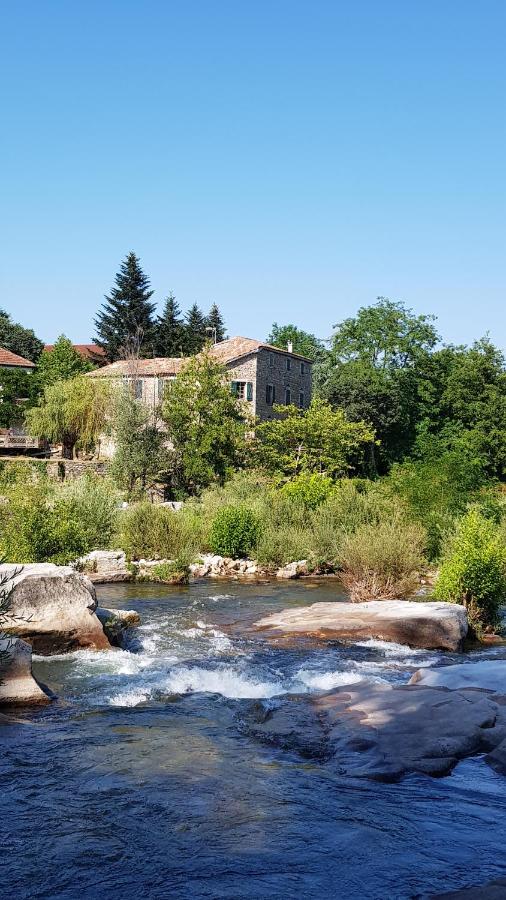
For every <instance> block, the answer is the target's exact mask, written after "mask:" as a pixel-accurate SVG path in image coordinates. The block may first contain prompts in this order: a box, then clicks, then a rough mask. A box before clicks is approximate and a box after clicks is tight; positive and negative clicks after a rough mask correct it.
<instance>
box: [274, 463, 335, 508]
mask: <svg viewBox="0 0 506 900" xmlns="http://www.w3.org/2000/svg"><path fill="white" fill-rule="evenodd" d="M332 488H333V482H332V479H331V478H329V477H328V476H327V475H321V474H320V473H319V472H314V473H313V474H310V473H309V472H302V473H301V474H300V475H297V476H296V477H295V478H292V479H291V480H290V481H287V482H286V484H284V485H283V487H282V488H281V489H280V491H281V493H282V494H283V495H284V496H285V497H287V498H288V499H289V500H294V501H295V502H298V503H302V504H303V505H304V506H305V507H306V508H307V509H316V508H317V507H318V506H320V504H321V503H324V501H325V500H327V498H328V497H329V496H330V494H331V493H332Z"/></svg>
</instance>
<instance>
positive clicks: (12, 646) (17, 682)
mask: <svg viewBox="0 0 506 900" xmlns="http://www.w3.org/2000/svg"><path fill="white" fill-rule="evenodd" d="M51 699H52V698H51V697H50V696H49V694H47V693H46V691H45V690H44V688H43V687H42V685H40V684H39V683H38V682H37V681H36V680H35V678H34V677H33V673H32V648H31V647H30V644H27V643H26V642H25V641H22V640H21V639H20V638H0V706H4V705H5V706H11V705H14V704H16V703H17V704H24V703H27V704H28V703H30V704H31V703H49V702H50V701H51Z"/></svg>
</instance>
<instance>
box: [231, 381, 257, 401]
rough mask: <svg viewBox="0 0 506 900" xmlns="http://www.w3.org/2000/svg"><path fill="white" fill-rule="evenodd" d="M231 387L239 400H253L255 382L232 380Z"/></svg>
mask: <svg viewBox="0 0 506 900" xmlns="http://www.w3.org/2000/svg"><path fill="white" fill-rule="evenodd" d="M230 389H231V391H232V393H233V395H234V397H237V399H238V400H253V382H251V381H232V383H231V385H230Z"/></svg>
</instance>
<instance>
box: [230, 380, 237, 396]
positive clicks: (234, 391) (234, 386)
mask: <svg viewBox="0 0 506 900" xmlns="http://www.w3.org/2000/svg"><path fill="white" fill-rule="evenodd" d="M230 390H231V391H232V394H233V395H234V397H237V381H232V382H231V383H230Z"/></svg>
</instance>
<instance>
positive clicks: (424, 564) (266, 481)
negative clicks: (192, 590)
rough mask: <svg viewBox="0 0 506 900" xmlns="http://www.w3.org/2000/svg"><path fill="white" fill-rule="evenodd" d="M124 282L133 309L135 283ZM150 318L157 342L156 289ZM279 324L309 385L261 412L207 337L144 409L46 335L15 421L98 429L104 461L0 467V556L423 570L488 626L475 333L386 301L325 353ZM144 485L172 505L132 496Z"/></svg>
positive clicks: (369, 577) (372, 578) (488, 449)
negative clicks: (30, 401)
mask: <svg viewBox="0 0 506 900" xmlns="http://www.w3.org/2000/svg"><path fill="white" fill-rule="evenodd" d="M131 263H132V265H133V261H131ZM127 274H128V273H126V270H125V273H123V275H125V277H126V275H127ZM130 274H131V275H132V273H130ZM134 274H135V273H134ZM138 274H139V273H137V275H138ZM122 277H123V276H122ZM132 277H133V275H132ZM136 277H137V276H136ZM139 277H140V276H139ZM141 281H142V279H141ZM138 287H139V290H140V291H141V293H142V296H143V303H144V307H143V309H144V313H146V311H147V312H149V310H147V306H149V305H150V300H149V297H150V294H149V291H148V292H147V293H146V291H147V283H145V281H143V282H142V285H141V284H140V282H139V286H138ZM119 289H120V288H119V287H118V290H119ZM148 294H149V296H148ZM116 299H117V300H118V303H119V299H118V298H116ZM146 304H147V306H146ZM121 309H122V307H121V303H119V305H118V309H117V310H116V313H117V315H120V316H121ZM165 312H166V317H165V324H164V328H165V330H164V335H165V337H164V340H166V341H167V342H168V344H170V342H171V340H172V338H174V340H176V337H177V335H176V334H175V332H174V334H171V328H172V326H173V327H174V328H176V326H178V322H179V320H178V315H179V314H178V310H177V308H176V305H175V301H174V298H169V300H168V301H167V303H166V310H165ZM213 315H214V319H213V321H214V322H215V325H214V326H213V327H216V328H218V326H219V324H220V323H219V321H218V319H219V313H218V312H217V311H215V313H213ZM101 321H102V324H104V322H105V320H101ZM171 322H172V325H171ZM179 324H180V323H179ZM178 327H179V326H178ZM220 327H221V326H220ZM220 333H221V332H220ZM288 338H289V340H291V341H292V342H293V345H294V347H295V349H296V350H297V349H299V350H300V351H302V350H304V352H305V353H307V355H308V356H309V357H311V358H312V359H313V360H314V362H315V365H314V375H315V377H314V394H313V398H312V400H311V403H310V405H309V407H308V408H307V409H299V408H296V407H295V406H293V405H287V406H276V407H274V411H275V413H276V415H275V417H274V418H272V419H271V420H267V421H264V422H261V423H258V422H253V421H251V420H249V419H248V417H247V415H246V413H245V409H244V406H243V405H242V404H241V401H240V400H239V399H238V398H237V397H236V396H235V395H234V393H233V392H232V391H231V389H230V385H229V384H228V383H227V373H226V371H225V369H224V368H223V367H222V366H221V365H220V364H219V363H218V362H217V361H216V359H214V358H213V357H212V356H211V355H210V354H209V353H206V352H205V350H204V351H203V352H201V353H200V354H199V355H198V356H193V357H191V358H190V359H189V361H188V362H187V363H186V365H184V366H183V368H182V371H181V373H180V374H179V375H178V377H177V379H175V381H173V382H171V383H170V384H167V387H166V389H165V392H164V394H163V396H161V397H160V398H159V404H158V405H155V407H154V408H153V409H149V410H148V408H147V407H146V406H144V405H143V404H142V403H141V401H138V400H137V399H136V398H135V396H134V393H133V392H132V391H131V390H130V389H129V388H128V383H127V384H126V385H124V386H123V388H119V387H115V388H114V389H111V388H110V387H108V385H107V383H106V382H104V381H100V380H98V379H88V378H85V377H83V370H79V366H78V363H77V360H76V358H75V357H73V355H72V354H73V350H72V347H71V346H70V345H69V343H68V342H66V341H65V340H64V339H62V340H61V341H60V342H59V346H58V353H57V356H56V357H55V358H54V359H53V360H52V361H51V360H50V359H48V358H47V357H46V356H44V354H43V356H42V363H41V366H40V370H41V375H40V376H39V380H40V382H41V384H43V393H42V394H41V396H40V398H39V401H38V404H37V405H36V406H35V407H32V409H31V410H29V411H28V412H27V414H26V417H27V423H28V425H29V427H30V429H31V430H32V431H33V433H35V434H38V435H40V436H43V437H46V438H48V439H50V440H52V441H53V442H54V441H60V442H61V443H62V446H63V453H64V455H67V456H72V455H73V453H74V452H75V450H76V448H81V449H82V450H85V451H92V449H93V448H94V447H95V448H96V447H97V444H98V442H99V440H100V437H101V436H102V435H103V434H105V433H109V434H111V435H112V437H113V439H114V441H115V444H116V455H115V458H114V461H113V463H112V465H111V466H110V468H109V475H108V477H107V478H97V477H94V476H92V475H88V476H85V477H83V478H81V479H80V480H78V481H76V482H74V483H64V484H61V483H57V482H56V483H55V482H52V481H51V480H50V479H49V478H48V477H47V475H46V474H45V473H44V468H43V464H42V463H40V464H39V463H37V464H35V463H34V464H31V463H25V464H19V465H17V467H16V464H14V463H10V464H7V463H6V464H4V468H3V472H2V473H0V496H1V497H2V498H3V499H2V503H3V505H2V517H1V520H0V552H3V553H5V554H6V556H7V558H8V559H9V560H11V561H13V562H20V563H22V562H31V561H44V560H50V561H55V562H68V561H71V560H73V559H75V558H76V557H78V556H80V555H82V554H84V553H87V552H88V551H90V550H92V549H106V548H107V547H111V548H115V547H118V548H122V549H124V550H125V552H126V554H127V557H128V558H129V559H131V560H135V559H139V558H144V559H146V558H150V559H159V560H161V563H160V565H161V566H162V567H163V566H167V565H168V564H167V563H166V562H165V561H166V560H178V561H179V562H178V564H177V565H178V567H179V568H180V569H182V568H184V569H187V567H188V565H189V561H191V560H196V559H197V558H198V556H199V554H204V553H215V554H220V555H222V556H234V557H248V558H254V559H255V560H257V562H258V564H259V565H260V566H262V567H263V568H265V569H266V570H272V571H274V570H275V569H276V568H278V567H282V566H284V565H286V564H287V563H289V562H293V561H296V560H305V561H306V567H307V569H308V570H309V571H311V572H315V573H327V572H335V573H338V574H339V575H340V577H341V578H342V580H343V582H344V583H345V584H346V586H347V587H348V589H349V591H350V595H351V597H352V599H354V600H364V599H371V598H392V597H397V596H406V595H407V594H409V593H411V592H412V591H413V590H415V589H416V587H417V585H418V584H419V583H420V576H421V575H424V573H427V572H431V571H432V572H433V571H435V570H437V569H439V568H440V570H441V571H440V575H439V578H438V580H437V581H436V586H435V596H437V597H440V598H441V599H446V600H450V601H452V602H463V603H465V604H466V605H467V606H468V609H469V611H470V617H471V619H472V620H473V621H474V623H475V625H476V627H482V628H486V627H490V628H492V627H496V625H497V623H498V621H499V606H500V604H501V603H502V601H503V600H504V595H505V593H506V583H505V582H504V573H505V570H506V563H505V560H506V551H505V546H506V513H505V509H506V503H505V496H506V495H505V493H504V482H505V481H506V364H505V359H504V357H503V355H502V354H501V352H500V351H499V350H498V349H497V348H496V347H494V345H493V344H492V343H491V341H490V340H489V338H488V337H486V338H483V339H481V340H479V341H477V342H476V343H475V344H473V346H472V347H455V346H451V345H446V346H444V345H441V343H440V337H439V335H438V333H437V331H436V328H435V324H434V319H433V317H431V316H427V315H421V316H417V315H415V314H414V313H413V312H412V311H411V310H409V309H407V308H406V307H405V306H404V305H403V304H402V303H396V302H393V301H390V300H388V299H386V298H380V299H379V300H378V302H377V303H376V304H374V305H373V306H370V307H365V308H363V309H361V310H359V312H358V313H357V315H356V316H355V317H354V318H351V319H346V320H345V321H344V322H342V323H340V324H339V325H337V326H336V328H335V331H334V335H333V338H332V341H331V342H330V346H328V347H327V346H325V344H324V343H323V342H321V341H319V340H318V339H317V338H315V336H314V335H312V334H309V333H306V332H304V331H302V330H301V329H298V328H297V327H296V326H295V325H286V326H280V325H277V324H276V325H274V326H273V329H272V333H271V335H270V339H271V341H272V342H273V343H274V344H276V343H277V344H278V345H279V346H282V345H283V344H284V342H285V341H286V340H287V339H288ZM201 346H202V344H201V343H199V346H198V347H197V346H196V347H195V350H200V348H201ZM118 352H119V351H118ZM132 358H133V357H132ZM58 373H60V375H58ZM156 492H158V497H159V496H160V493H161V492H164V493H165V496H166V497H168V498H170V499H172V500H177V501H182V504H183V505H182V509H179V510H178V511H175V510H174V509H171V508H167V507H165V506H162V505H157V504H156V503H153V502H150V501H151V500H152V499H153V495H154V493H155V494H156ZM125 501H127V504H128V505H127V508H126V509H124V508H122V506H123V505H124V504H125ZM471 547H472V550H473V552H472V553H471V552H470V548H471ZM168 572H169V569H163V568H162V570H161V574H159V577H162V574H164V575H165V576H167V575H168ZM429 580H430V579H429Z"/></svg>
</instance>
